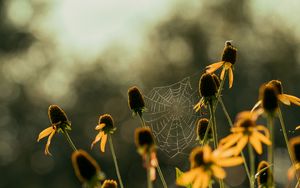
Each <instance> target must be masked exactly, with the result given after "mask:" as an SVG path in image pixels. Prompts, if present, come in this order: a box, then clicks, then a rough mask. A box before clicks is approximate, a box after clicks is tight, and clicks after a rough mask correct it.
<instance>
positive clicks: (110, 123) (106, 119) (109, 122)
mask: <svg viewBox="0 0 300 188" xmlns="http://www.w3.org/2000/svg"><path fill="white" fill-rule="evenodd" d="M102 123H103V124H105V126H104V127H103V128H102V130H103V131H104V133H105V134H107V133H112V132H113V131H114V130H115V129H116V128H115V125H114V120H113V118H112V116H111V115H110V114H103V115H101V116H100V117H99V124H102Z"/></svg>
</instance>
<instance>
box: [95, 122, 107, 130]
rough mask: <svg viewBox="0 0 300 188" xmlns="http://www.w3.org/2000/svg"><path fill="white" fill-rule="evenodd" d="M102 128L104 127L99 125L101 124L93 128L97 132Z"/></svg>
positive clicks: (102, 124)
mask: <svg viewBox="0 0 300 188" xmlns="http://www.w3.org/2000/svg"><path fill="white" fill-rule="evenodd" d="M103 127H105V123H101V124H99V125H97V126H96V127H95V130H97V131H99V130H100V129H102V128H103Z"/></svg>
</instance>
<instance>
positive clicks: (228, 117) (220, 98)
mask: <svg viewBox="0 0 300 188" xmlns="http://www.w3.org/2000/svg"><path fill="white" fill-rule="evenodd" d="M219 102H220V104H221V106H222V109H223V112H224V114H225V116H226V118H227V121H228V123H229V125H230V127H233V123H232V121H231V118H230V116H229V113H228V111H227V109H226V106H225V105H224V103H223V100H222V97H219ZM241 156H242V158H243V160H244V161H245V162H244V163H243V164H244V168H245V171H246V174H247V176H248V179H249V182H250V181H251V177H250V172H249V167H248V165H247V163H246V158H245V155H244V152H243V151H242V152H241Z"/></svg>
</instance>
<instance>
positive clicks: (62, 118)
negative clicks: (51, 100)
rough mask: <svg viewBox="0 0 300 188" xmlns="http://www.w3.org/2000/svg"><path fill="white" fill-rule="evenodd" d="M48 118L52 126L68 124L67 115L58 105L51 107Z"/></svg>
mask: <svg viewBox="0 0 300 188" xmlns="http://www.w3.org/2000/svg"><path fill="white" fill-rule="evenodd" d="M48 116H49V119H50V122H51V124H57V123H59V122H60V123H65V122H68V118H67V115H66V113H65V112H64V111H63V110H62V109H61V108H60V107H59V106H57V105H50V106H49V108H48Z"/></svg>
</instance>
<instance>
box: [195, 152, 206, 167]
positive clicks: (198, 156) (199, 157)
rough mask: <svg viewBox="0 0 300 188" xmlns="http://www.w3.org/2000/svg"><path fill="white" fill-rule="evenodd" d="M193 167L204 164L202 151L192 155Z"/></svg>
mask: <svg viewBox="0 0 300 188" xmlns="http://www.w3.org/2000/svg"><path fill="white" fill-rule="evenodd" d="M194 162H195V167H198V166H202V165H204V159H203V151H202V150H201V151H199V152H197V153H196V154H195V156H194Z"/></svg>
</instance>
